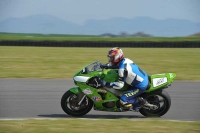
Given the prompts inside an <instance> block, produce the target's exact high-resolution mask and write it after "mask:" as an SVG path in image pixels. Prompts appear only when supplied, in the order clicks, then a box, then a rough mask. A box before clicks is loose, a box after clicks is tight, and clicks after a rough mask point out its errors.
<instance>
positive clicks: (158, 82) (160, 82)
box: [145, 73, 176, 93]
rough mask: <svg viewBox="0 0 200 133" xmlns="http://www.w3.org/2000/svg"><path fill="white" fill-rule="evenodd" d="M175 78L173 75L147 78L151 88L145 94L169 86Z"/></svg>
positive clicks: (166, 74) (164, 74) (167, 74)
mask: <svg viewBox="0 0 200 133" xmlns="http://www.w3.org/2000/svg"><path fill="white" fill-rule="evenodd" d="M175 77H176V74H175V73H163V74H154V75H151V76H150V77H149V81H150V84H151V87H150V88H149V89H148V90H146V91H145V92H147V93H149V92H152V91H155V90H158V89H163V88H166V87H167V86H169V85H170V84H171V83H172V82H173V81H174V78H175Z"/></svg>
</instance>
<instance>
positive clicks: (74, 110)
mask: <svg viewBox="0 0 200 133" xmlns="http://www.w3.org/2000/svg"><path fill="white" fill-rule="evenodd" d="M77 98H78V96H77V94H74V93H72V92H71V91H67V92H66V93H65V94H64V95H63V96H62V99H61V107H62V109H63V111H64V112H65V113H67V114H68V115H72V116H83V115H85V114H87V113H88V112H89V111H90V110H91V109H92V107H93V102H92V100H91V99H89V98H88V97H85V98H84V100H83V101H82V102H81V104H80V105H78V100H77Z"/></svg>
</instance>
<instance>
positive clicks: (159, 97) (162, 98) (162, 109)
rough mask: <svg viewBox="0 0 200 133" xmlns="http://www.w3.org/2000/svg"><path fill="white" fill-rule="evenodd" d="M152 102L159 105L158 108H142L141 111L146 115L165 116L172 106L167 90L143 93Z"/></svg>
mask: <svg viewBox="0 0 200 133" xmlns="http://www.w3.org/2000/svg"><path fill="white" fill-rule="evenodd" d="M142 97H143V98H144V99H146V100H147V101H148V102H149V103H150V104H154V105H156V106H158V108H157V109H155V110H152V109H150V110H149V109H145V108H141V109H140V110H139V112H140V113H141V114H142V115H144V116H146V117H160V116H163V115H164V114H165V113H167V111H168V110H169V108H170V106H171V98H170V96H169V94H168V93H167V92H166V91H165V90H158V91H154V92H150V93H145V94H143V95H142Z"/></svg>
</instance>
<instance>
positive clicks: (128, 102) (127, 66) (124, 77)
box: [101, 47, 152, 111]
mask: <svg viewBox="0 0 200 133" xmlns="http://www.w3.org/2000/svg"><path fill="white" fill-rule="evenodd" d="M107 56H108V62H109V65H101V67H102V68H105V69H118V74H119V80H118V81H117V82H106V81H104V80H102V81H101V85H102V86H103V87H108V88H113V89H121V88H122V87H123V86H124V84H125V83H127V84H128V85H130V88H129V89H128V90H127V91H126V92H125V93H124V94H123V95H122V96H121V97H120V102H121V104H122V105H123V107H124V108H133V109H134V110H136V111H138V110H139V109H140V106H147V107H149V106H152V105H151V104H149V103H148V102H147V101H146V100H144V99H143V98H142V97H137V96H138V95H140V94H141V93H143V92H144V91H145V90H146V89H147V87H148V84H149V80H148V75H147V73H146V72H145V71H143V70H142V69H140V68H139V67H138V66H137V65H136V64H135V63H134V62H133V61H132V60H130V59H128V58H124V53H123V51H122V50H121V49H120V48H118V47H114V48H111V49H110V50H109V51H108V55H107Z"/></svg>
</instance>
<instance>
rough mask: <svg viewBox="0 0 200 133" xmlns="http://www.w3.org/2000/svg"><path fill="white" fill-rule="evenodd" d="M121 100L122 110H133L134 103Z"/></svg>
mask: <svg viewBox="0 0 200 133" xmlns="http://www.w3.org/2000/svg"><path fill="white" fill-rule="evenodd" d="M120 102H121V110H124V111H128V110H132V108H133V104H131V103H127V102H124V101H122V100H120Z"/></svg>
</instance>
